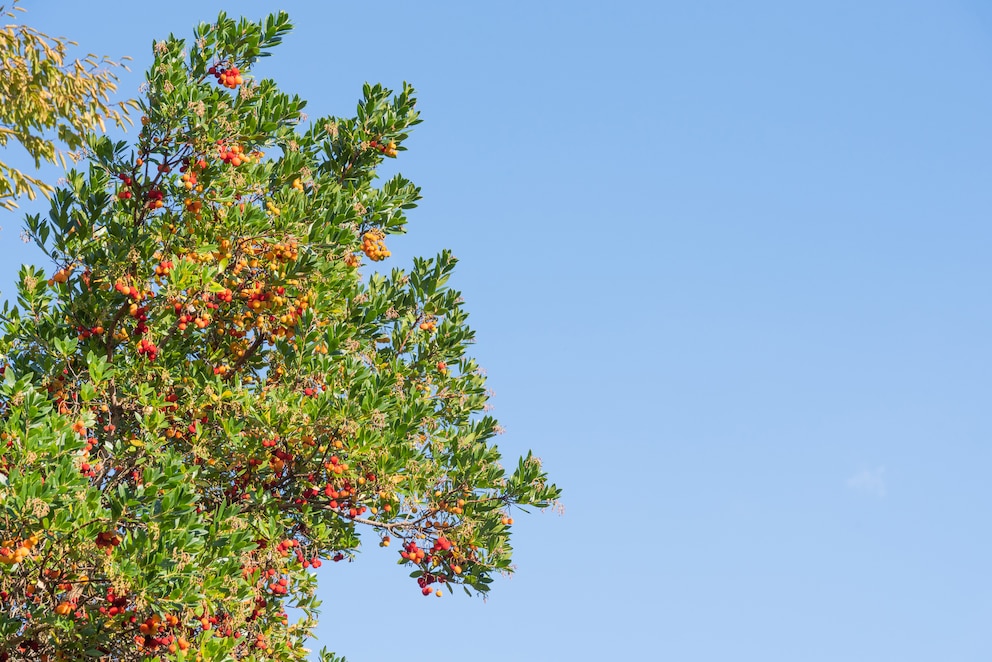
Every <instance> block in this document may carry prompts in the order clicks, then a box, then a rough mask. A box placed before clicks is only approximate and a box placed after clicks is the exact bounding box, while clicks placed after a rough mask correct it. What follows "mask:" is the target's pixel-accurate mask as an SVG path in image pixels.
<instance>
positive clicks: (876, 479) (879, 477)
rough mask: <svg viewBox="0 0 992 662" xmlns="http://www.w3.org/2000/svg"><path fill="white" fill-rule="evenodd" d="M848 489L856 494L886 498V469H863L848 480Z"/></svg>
mask: <svg viewBox="0 0 992 662" xmlns="http://www.w3.org/2000/svg"><path fill="white" fill-rule="evenodd" d="M847 487H848V488H849V489H852V490H855V491H856V492H864V493H865V494H874V495H875V496H878V497H884V496H885V467H878V468H876V469H863V470H861V471H859V472H858V473H856V474H854V475H853V476H851V477H850V478H848V479H847Z"/></svg>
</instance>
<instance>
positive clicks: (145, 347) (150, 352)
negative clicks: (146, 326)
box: [138, 338, 158, 361]
mask: <svg viewBox="0 0 992 662" xmlns="http://www.w3.org/2000/svg"><path fill="white" fill-rule="evenodd" d="M138 354H144V355H145V356H147V357H148V360H149V361H154V360H155V359H156V358H157V357H158V347H156V346H155V343H153V342H152V341H150V340H148V339H147V338H142V339H141V341H140V342H138Z"/></svg>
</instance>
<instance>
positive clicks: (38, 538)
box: [0, 13, 559, 662]
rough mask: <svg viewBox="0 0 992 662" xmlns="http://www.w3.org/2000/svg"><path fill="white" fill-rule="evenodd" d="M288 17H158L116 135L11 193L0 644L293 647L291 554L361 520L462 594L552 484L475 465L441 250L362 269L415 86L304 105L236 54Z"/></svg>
mask: <svg viewBox="0 0 992 662" xmlns="http://www.w3.org/2000/svg"><path fill="white" fill-rule="evenodd" d="M289 29H290V23H289V20H288V17H287V16H286V15H285V14H282V13H280V14H277V15H272V16H269V17H268V18H266V19H264V20H262V21H261V22H259V23H251V22H248V21H245V20H240V21H235V20H232V19H230V18H228V17H226V16H225V15H223V14H222V15H221V16H220V17H219V18H218V19H217V21H216V22H215V23H213V24H209V25H208V24H203V25H200V26H199V27H198V28H197V29H196V31H195V35H194V38H193V39H192V40H191V41H189V42H186V41H183V40H181V39H177V38H174V37H170V38H169V39H166V40H164V41H161V42H158V43H157V44H156V45H155V48H154V51H155V59H154V63H153V64H152V66H151V68H150V70H149V72H148V74H147V83H146V90H145V97H144V98H143V99H142V100H141V102H140V104H141V112H142V113H143V116H142V118H141V124H142V126H141V129H140V132H139V134H138V135H137V138H136V140H135V141H134V142H133V143H128V142H112V141H111V140H109V139H107V138H105V137H96V136H91V137H90V139H89V143H88V145H89V159H88V167H87V169H86V171H85V172H76V171H72V172H69V173H68V174H67V176H66V184H65V185H64V186H62V187H61V188H59V189H57V190H56V192H55V193H54V195H53V198H52V204H51V210H50V212H49V213H48V214H47V217H45V218H42V217H41V216H40V215H38V216H30V217H28V218H27V222H26V225H27V229H26V232H27V234H28V235H29V236H30V238H31V239H33V240H34V241H35V242H36V243H37V244H38V246H39V247H40V248H41V249H42V250H43V251H44V252H45V254H46V255H47V256H48V257H49V258H50V260H51V262H52V266H51V267H50V268H49V269H42V268H38V267H31V266H25V267H23V268H22V270H21V272H20V278H19V284H18V293H17V300H16V303H15V304H10V303H8V304H5V306H4V308H3V311H2V322H3V338H2V341H0V352H2V355H3V362H2V368H0V369H2V371H3V378H2V383H0V662H5V661H7V660H22V659H32V660H80V659H87V658H94V659H104V660H145V659H159V660H197V661H202V660H229V659H242V660H303V659H307V655H308V652H307V651H306V649H305V648H304V644H305V641H306V639H307V638H308V637H309V636H310V635H312V633H313V629H314V626H315V623H316V620H315V618H316V614H317V612H316V608H317V606H318V604H317V601H316V599H315V588H316V579H315V576H314V574H313V572H312V569H313V568H317V567H319V566H321V565H322V564H324V563H327V562H335V561H342V560H350V559H352V558H353V557H354V555H355V553H356V552H357V551H358V549H359V547H360V544H361V542H362V540H365V541H366V542H368V541H369V539H371V540H372V541H374V542H377V543H378V544H379V545H382V546H388V545H392V546H393V549H395V550H396V559H397V562H398V563H402V564H406V565H408V566H409V567H410V570H411V575H412V579H411V590H413V591H419V592H421V593H423V594H424V595H425V596H429V595H442V594H444V593H447V592H449V591H451V590H452V589H454V588H456V587H458V586H461V587H463V588H464V589H466V590H467V591H468V592H470V593H485V592H486V591H487V590H488V589H489V585H490V582H491V581H492V578H493V576H494V574H498V573H505V572H509V571H510V568H511V566H510V554H511V547H510V544H509V538H510V530H511V525H512V523H513V520H512V515H513V513H514V511H515V509H516V508H518V507H520V506H528V505H529V506H535V507H544V506H547V505H548V504H549V503H551V502H552V501H554V500H555V499H556V498H557V496H558V494H559V491H558V489H557V488H556V487H555V486H554V485H552V484H550V483H549V482H548V481H547V478H546V475H545V474H544V472H543V471H542V469H541V466H540V463H539V462H538V460H537V459H536V458H535V457H533V456H531V455H529V454H528V456H527V457H525V458H522V459H520V460H519V461H518V462H517V463H516V465H515V466H514V467H513V468H512V471H507V470H505V469H504V468H503V467H502V466H501V464H500V454H499V452H498V451H497V449H496V447H495V446H494V445H493V444H492V439H493V437H494V435H496V433H497V431H498V426H497V424H496V421H495V420H493V419H492V418H491V417H489V416H487V415H484V414H483V411H484V407H485V405H486V400H487V395H486V390H485V380H484V377H483V375H482V373H481V372H480V370H479V368H478V366H477V365H476V363H475V362H474V361H473V360H472V359H471V358H470V357H469V356H468V355H467V354H466V348H467V346H468V345H469V344H470V343H471V342H472V339H473V334H472V331H471V330H470V329H469V328H468V326H467V325H466V313H465V311H464V309H463V307H462V299H461V297H460V295H459V293H458V292H456V291H454V290H452V289H451V288H449V287H448V286H447V285H446V283H447V281H448V279H449V276H450V275H451V272H452V269H453V267H454V266H455V259H454V258H453V257H452V256H451V254H450V253H448V252H446V251H444V252H441V253H440V254H438V255H437V256H435V257H433V258H423V259H415V260H414V261H413V265H412V268H410V269H408V270H402V269H399V268H394V269H392V270H391V271H389V272H388V275H384V274H383V273H380V271H384V270H382V265H377V266H378V267H379V270H378V271H376V272H371V271H370V268H371V267H372V264H373V263H377V262H382V261H384V260H387V259H388V258H389V257H390V252H389V249H388V238H389V236H390V235H393V234H395V233H398V232H402V231H404V229H405V225H406V220H407V219H406V212H407V211H408V210H409V209H411V208H413V207H414V206H415V205H416V202H417V200H418V198H419V197H420V194H419V189H418V188H417V187H416V186H414V185H413V184H412V183H411V182H409V181H407V180H406V179H404V178H403V177H402V176H398V175H397V176H395V177H392V178H391V179H389V180H388V181H380V180H379V179H377V176H376V169H377V167H378V166H379V165H380V164H381V163H382V162H383V161H384V159H391V158H398V157H399V156H400V155H401V154H402V152H403V150H404V148H403V143H404V141H405V140H406V138H407V135H408V132H409V130H410V128H411V127H412V126H414V125H415V124H417V123H418V122H419V121H420V120H419V118H418V115H417V112H416V110H415V100H414V96H413V90H412V89H411V88H410V87H408V86H405V85H404V87H403V89H402V90H400V91H399V92H398V93H395V94H394V93H392V92H390V91H389V90H387V89H384V88H383V87H381V86H378V85H366V86H365V88H364V90H363V96H362V99H361V101H360V102H359V104H358V108H357V113H356V115H355V116H354V117H350V118H339V117H324V118H320V119H316V120H313V121H310V122H305V121H304V119H303V115H302V114H301V110H302V109H303V107H304V102H303V101H302V100H300V99H299V98H297V97H295V96H292V95H288V94H286V93H283V92H280V91H279V89H278V88H277V87H276V85H275V83H274V82H272V81H271V80H257V79H255V78H254V77H253V76H252V74H251V68H252V64H253V63H254V62H255V61H256V60H257V58H259V57H262V56H264V55H268V51H269V50H270V49H272V48H273V47H274V46H276V45H277V44H278V43H279V42H280V41H281V39H282V38H283V37H284V35H285V34H286V33H287V31H288V30H289ZM288 607H295V608H297V609H295V610H290V611H289V612H288V611H287V608H288ZM290 612H291V613H290ZM321 659H324V660H333V659H336V658H335V657H334V656H333V655H332V654H331V653H326V652H322V654H321Z"/></svg>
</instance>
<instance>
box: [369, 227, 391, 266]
mask: <svg viewBox="0 0 992 662" xmlns="http://www.w3.org/2000/svg"><path fill="white" fill-rule="evenodd" d="M385 238H386V235H384V234H383V233H382V230H380V229H378V228H374V229H372V230H369V231H368V232H366V233H365V234H363V235H362V252H363V253H365V254H366V255H368V256H369V259H370V260H372V261H373V262H379V261H381V260H385V259H386V258H387V257H389V256H390V255H392V253H390V252H389V249H388V248H386V242H385V241H384V240H385Z"/></svg>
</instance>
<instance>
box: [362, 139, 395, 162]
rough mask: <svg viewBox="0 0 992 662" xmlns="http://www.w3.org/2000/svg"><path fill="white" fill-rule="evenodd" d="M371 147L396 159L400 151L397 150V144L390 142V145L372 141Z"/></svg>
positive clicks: (370, 142)
mask: <svg viewBox="0 0 992 662" xmlns="http://www.w3.org/2000/svg"><path fill="white" fill-rule="evenodd" d="M369 147H371V148H372V149H377V150H379V151H380V152H382V153H383V154H384V155H385V156H388V157H389V158H392V159H395V158H396V155H397V154H398V153H399V151H398V150H397V149H396V142H395V141H392V140H390V141H389V142H388V143H381V142H379V141H378V140H370V141H369Z"/></svg>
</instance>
